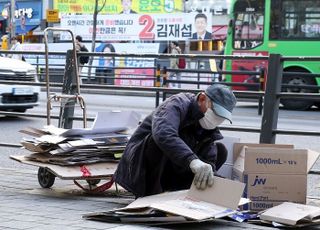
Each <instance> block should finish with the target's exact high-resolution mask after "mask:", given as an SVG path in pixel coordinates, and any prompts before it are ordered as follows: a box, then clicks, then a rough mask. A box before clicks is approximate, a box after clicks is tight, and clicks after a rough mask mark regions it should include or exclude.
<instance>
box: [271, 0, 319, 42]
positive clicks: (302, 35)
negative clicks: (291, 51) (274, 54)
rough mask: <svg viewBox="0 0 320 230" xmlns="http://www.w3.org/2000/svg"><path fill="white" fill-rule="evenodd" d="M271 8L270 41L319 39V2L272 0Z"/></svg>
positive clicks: (309, 0)
mask: <svg viewBox="0 0 320 230" xmlns="http://www.w3.org/2000/svg"><path fill="white" fill-rule="evenodd" d="M271 8H272V9H275V10H273V11H272V12H271V18H270V39H271V40H276V39H283V40H297V39H300V40H305V39H310V40H315V39H319V38H320V0H316V1H314V0H304V1H295V0H284V1H279V0H273V1H272V2H271Z"/></svg>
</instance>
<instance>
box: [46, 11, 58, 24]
mask: <svg viewBox="0 0 320 230" xmlns="http://www.w3.org/2000/svg"><path fill="white" fill-rule="evenodd" d="M47 22H60V19H59V10H49V9H47Z"/></svg>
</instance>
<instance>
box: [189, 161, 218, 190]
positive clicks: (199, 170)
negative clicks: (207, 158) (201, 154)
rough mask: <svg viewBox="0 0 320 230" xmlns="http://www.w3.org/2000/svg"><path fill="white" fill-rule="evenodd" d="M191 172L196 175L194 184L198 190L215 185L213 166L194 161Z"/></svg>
mask: <svg viewBox="0 0 320 230" xmlns="http://www.w3.org/2000/svg"><path fill="white" fill-rule="evenodd" d="M189 167H190V169H191V171H192V172H193V173H194V174H195V176H194V180H193V182H194V184H195V186H196V187H197V189H205V188H206V187H207V186H209V187H211V186H212V185H213V170H212V167H211V165H209V164H207V163H205V162H203V161H201V160H199V159H194V160H192V161H191V162H190V165H189Z"/></svg>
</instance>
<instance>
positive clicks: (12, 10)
mask: <svg viewBox="0 0 320 230" xmlns="http://www.w3.org/2000/svg"><path fill="white" fill-rule="evenodd" d="M15 5H16V4H15V0H11V2H10V44H11V38H12V37H14V36H15V34H16V27H15V26H16V23H15V22H16V19H15V16H14V13H15Z"/></svg>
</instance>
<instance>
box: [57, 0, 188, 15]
mask: <svg viewBox="0 0 320 230" xmlns="http://www.w3.org/2000/svg"><path fill="white" fill-rule="evenodd" d="M104 1H106V4H105V6H104V7H103V9H102V11H101V12H100V13H99V14H121V13H123V12H124V11H125V12H127V13H138V14H159V13H165V14H167V13H181V12H183V1H182V0H132V1H131V0H114V1H109V0H99V8H101V7H102V5H103V2H104ZM53 4H54V6H53V8H54V9H58V10H59V12H60V13H82V14H92V13H93V11H94V7H95V0H54V1H53Z"/></svg>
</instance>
